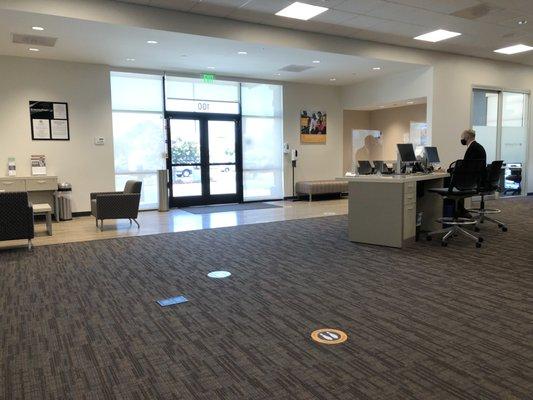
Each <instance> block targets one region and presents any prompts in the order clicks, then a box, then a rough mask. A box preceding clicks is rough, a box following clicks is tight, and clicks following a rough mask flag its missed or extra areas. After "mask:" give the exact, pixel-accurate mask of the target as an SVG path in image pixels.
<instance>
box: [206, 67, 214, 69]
mask: <svg viewBox="0 0 533 400" xmlns="http://www.w3.org/2000/svg"><path fill="white" fill-rule="evenodd" d="M207 69H215V67H207Z"/></svg>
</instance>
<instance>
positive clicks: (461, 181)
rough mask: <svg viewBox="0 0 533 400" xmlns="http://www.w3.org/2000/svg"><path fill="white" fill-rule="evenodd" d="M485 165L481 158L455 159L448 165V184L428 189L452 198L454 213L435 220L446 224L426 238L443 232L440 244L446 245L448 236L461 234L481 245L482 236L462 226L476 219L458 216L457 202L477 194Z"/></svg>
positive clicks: (471, 224)
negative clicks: (449, 172) (449, 175)
mask: <svg viewBox="0 0 533 400" xmlns="http://www.w3.org/2000/svg"><path fill="white" fill-rule="evenodd" d="M485 168H486V165H485V162H484V161H483V160H457V161H455V162H454V163H453V164H452V165H451V166H450V169H449V170H450V171H451V179H450V185H449V187H447V188H436V189H429V191H430V192H432V193H437V194H439V195H441V196H442V197H443V198H446V199H450V200H453V202H454V215H453V217H442V218H439V219H438V220H437V222H439V223H441V224H444V225H446V226H447V227H446V228H443V229H440V230H438V231H434V232H429V233H428V234H427V236H426V238H427V240H431V239H432V237H433V236H436V235H441V234H444V236H443V237H442V241H441V243H442V245H443V246H447V245H448V241H449V239H450V238H452V237H454V236H457V235H458V234H462V235H464V236H465V237H467V238H468V239H472V240H474V241H475V242H476V247H481V242H483V238H481V237H478V236H475V235H474V234H472V233H470V232H468V231H467V230H466V229H464V228H462V227H463V226H468V225H470V226H474V225H476V224H477V220H475V219H473V218H464V217H460V216H459V212H458V207H457V205H458V204H457V203H458V201H459V200H464V199H466V198H468V197H472V196H475V195H477V194H478V191H479V185H480V182H481V180H482V179H483V175H484V171H485Z"/></svg>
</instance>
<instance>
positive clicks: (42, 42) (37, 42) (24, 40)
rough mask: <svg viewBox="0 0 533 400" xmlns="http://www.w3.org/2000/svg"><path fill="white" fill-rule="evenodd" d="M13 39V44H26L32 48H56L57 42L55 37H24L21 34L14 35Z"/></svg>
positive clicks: (12, 35)
mask: <svg viewBox="0 0 533 400" xmlns="http://www.w3.org/2000/svg"><path fill="white" fill-rule="evenodd" d="M11 38H12V40H13V43H17V44H26V45H30V46H44V47H54V46H55V45H56V42H57V38H54V37H47V36H34V35H22V34H19V33H12V34H11Z"/></svg>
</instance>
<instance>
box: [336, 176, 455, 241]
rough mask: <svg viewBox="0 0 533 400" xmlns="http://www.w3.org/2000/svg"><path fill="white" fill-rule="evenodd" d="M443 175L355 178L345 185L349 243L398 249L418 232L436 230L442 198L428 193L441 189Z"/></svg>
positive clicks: (440, 213)
mask: <svg viewBox="0 0 533 400" xmlns="http://www.w3.org/2000/svg"><path fill="white" fill-rule="evenodd" d="M447 177H449V174H447V173H431V174H410V175H357V176H353V177H342V178H338V179H339V180H340V179H342V180H346V181H347V182H348V193H349V199H348V202H349V204H348V219H349V223H348V235H349V239H350V241H352V242H357V243H366V244H375V245H380V246H389V247H398V248H401V247H402V246H403V245H404V244H405V243H406V242H408V241H411V240H414V238H415V236H416V226H417V214H418V213H422V221H421V227H420V228H421V229H422V230H425V231H432V230H436V229H439V227H440V224H438V223H437V222H436V221H435V220H436V219H437V218H439V217H441V216H442V203H443V200H442V197H441V196H439V195H437V194H435V193H430V192H428V190H429V189H431V188H437V187H443V183H444V179H445V178H447Z"/></svg>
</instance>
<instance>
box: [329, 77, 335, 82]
mask: <svg viewBox="0 0 533 400" xmlns="http://www.w3.org/2000/svg"><path fill="white" fill-rule="evenodd" d="M329 80H330V81H331V82H335V81H336V80H337V78H329Z"/></svg>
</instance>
